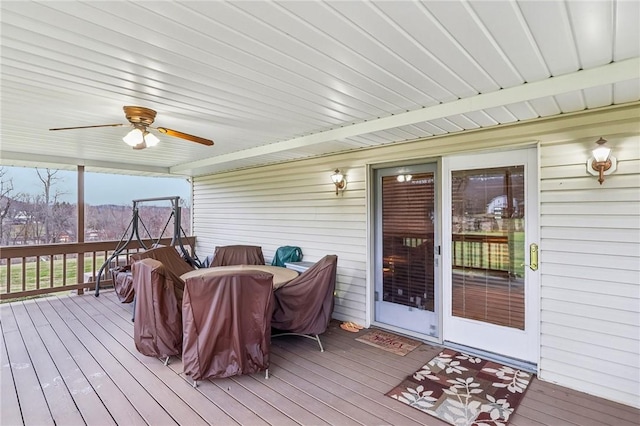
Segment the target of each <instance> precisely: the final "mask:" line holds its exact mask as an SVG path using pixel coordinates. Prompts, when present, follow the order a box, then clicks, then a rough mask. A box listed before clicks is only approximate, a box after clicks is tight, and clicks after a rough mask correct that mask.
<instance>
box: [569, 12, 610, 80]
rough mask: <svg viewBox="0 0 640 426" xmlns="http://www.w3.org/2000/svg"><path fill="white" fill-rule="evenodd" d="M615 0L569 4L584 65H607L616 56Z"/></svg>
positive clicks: (579, 54)
mask: <svg viewBox="0 0 640 426" xmlns="http://www.w3.org/2000/svg"><path fill="white" fill-rule="evenodd" d="M613 5H614V3H613V1H601V0H596V1H572V2H568V3H567V9H568V11H569V20H570V22H571V28H572V29H573V35H574V40H575V43H576V46H577V49H578V57H579V61H580V67H581V68H590V67H595V66H598V65H602V64H608V63H609V62H611V60H612V59H613V36H614V31H613Z"/></svg>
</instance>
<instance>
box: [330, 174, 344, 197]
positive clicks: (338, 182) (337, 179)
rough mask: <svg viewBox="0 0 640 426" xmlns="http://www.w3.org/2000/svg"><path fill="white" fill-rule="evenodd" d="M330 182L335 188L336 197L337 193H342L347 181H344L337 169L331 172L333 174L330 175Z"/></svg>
mask: <svg viewBox="0 0 640 426" xmlns="http://www.w3.org/2000/svg"><path fill="white" fill-rule="evenodd" d="M331 180H332V181H333V184H334V185H335V186H336V195H338V191H344V189H345V188H346V187H347V180H346V179H345V177H344V174H343V173H342V172H341V171H340V170H339V169H336V170H335V171H334V172H333V174H332V175H331Z"/></svg>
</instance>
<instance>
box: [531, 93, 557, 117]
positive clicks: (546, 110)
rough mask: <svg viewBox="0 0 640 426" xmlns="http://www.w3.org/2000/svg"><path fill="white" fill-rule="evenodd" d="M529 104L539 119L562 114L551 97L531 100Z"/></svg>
mask: <svg viewBox="0 0 640 426" xmlns="http://www.w3.org/2000/svg"><path fill="white" fill-rule="evenodd" d="M529 104H530V105H531V106H532V107H533V109H534V111H535V112H536V113H537V114H538V115H539V116H540V117H549V116H552V115H558V114H561V113H562V110H560V106H559V105H558V102H556V100H555V99H554V97H553V96H546V97H544V98H537V99H531V100H530V101H529Z"/></svg>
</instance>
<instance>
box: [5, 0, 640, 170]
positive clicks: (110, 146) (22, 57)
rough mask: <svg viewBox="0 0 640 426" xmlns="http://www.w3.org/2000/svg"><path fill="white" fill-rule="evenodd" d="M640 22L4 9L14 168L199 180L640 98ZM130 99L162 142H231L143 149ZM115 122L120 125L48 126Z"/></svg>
mask: <svg viewBox="0 0 640 426" xmlns="http://www.w3.org/2000/svg"><path fill="white" fill-rule="evenodd" d="M639 14H640V6H639V2H637V1H616V0H608V1H602V0H595V1H590V2H577V1H570V0H569V1H561V0H556V1H545V2H537V1H530V0H523V1H518V0H516V1H489V2H488V1H476V0H470V1H462V0H451V1H443V2H432V1H411V2H404V1H403V2H388V1H364V0H354V1H349V2H334V1H323V0H319V1H314V2H290V1H243V2H236V1H215V2H193V1H171V2H165V1H146V2H135V1H120V2H93V1H82V2H80V1H65V2H62V1H60V2H50V1H38V2H33V1H8V2H7V1H5V2H2V3H0V42H1V44H2V50H1V51H0V78H1V81H0V83H1V84H0V103H1V108H2V109H1V110H2V116H1V123H0V164H7V165H10V164H20V165H38V166H43V165H50V166H58V167H65V168H72V167H73V166H75V165H78V164H83V165H85V166H86V168H87V170H88V171H91V170H100V171H105V170H113V171H121V172H123V173H140V174H154V173H156V174H191V175H200V174H203V173H215V172H222V171H226V170H232V169H235V168H244V167H253V166H257V165H262V164H270V163H276V162H282V161H289V160H293V159H300V158H306V157H310V156H319V155H323V154H329V153H336V152H341V151H346V150H352V149H361V148H366V147H371V146H376V145H383V144H392V143H398V142H403V141H407V140H415V139H417V138H429V137H432V136H437V135H445V134H447V133H453V132H461V131H465V130H470V129H476V128H479V127H490V126H496V125H500V124H503V123H513V122H517V121H521V120H530V119H535V118H536V117H538V116H540V117H548V116H553V115H557V114H561V113H565V112H571V111H580V110H583V109H588V108H598V107H602V106H607V105H611V104H620V103H628V102H637V101H639V100H640V83H639V82H640V71H639V69H640V33H639V31H640V30H639V29H638V27H639V25H638V15H639ZM552 76H555V77H552ZM525 83H526V84H525ZM125 105H139V106H143V107H146V108H152V109H154V110H155V111H157V116H156V118H155V121H154V123H153V125H152V126H151V128H150V129H149V130H150V131H152V132H155V131H156V130H155V127H156V126H164V127H167V128H170V129H175V130H179V131H182V132H186V133H190V134H193V135H197V136H201V137H205V138H209V139H213V140H214V142H215V144H214V146H212V147H206V146H203V145H199V144H195V143H192V142H189V141H187V140H184V139H180V138H175V137H170V136H167V135H162V134H160V135H159V138H160V140H161V142H160V144H159V145H158V146H156V147H154V148H153V149H145V150H132V149H131V148H129V147H128V146H127V145H125V144H124V143H123V142H122V140H121V139H122V136H124V134H126V133H127V132H128V131H129V128H130V124H129V123H128V122H127V120H126V118H125V116H124V112H123V109H122V107H123V106H125ZM103 124H121V125H122V126H121V127H98V128H86V129H75V130H63V131H55V132H54V131H49V129H50V128H57V127H74V126H92V125H103Z"/></svg>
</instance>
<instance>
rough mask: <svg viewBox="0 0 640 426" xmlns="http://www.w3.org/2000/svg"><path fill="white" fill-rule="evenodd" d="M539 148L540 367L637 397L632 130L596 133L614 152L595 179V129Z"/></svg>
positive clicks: (638, 402) (638, 303)
mask: <svg viewBox="0 0 640 426" xmlns="http://www.w3.org/2000/svg"><path fill="white" fill-rule="evenodd" d="M593 136H594V137H590V138H582V139H576V140H573V139H568V140H564V141H558V142H556V143H553V142H549V143H544V144H542V145H541V148H540V160H541V161H540V163H541V164H540V232H541V240H540V248H541V250H540V264H541V268H540V273H541V284H542V287H541V348H540V349H541V362H540V377H541V378H542V379H544V380H549V381H553V382H557V383H561V384H563V385H565V386H568V387H573V388H576V389H579V390H583V391H586V392H588V393H592V394H595V395H601V396H603V397H606V398H610V399H613V400H616V401H620V402H625V403H627V404H629V405H635V406H636V407H637V406H640V327H639V326H640V313H639V312H640V174H639V172H640V137H639V136H638V135H637V134H636V135H619V136H618V135H613V136H608V135H603V136H604V137H605V139H607V140H608V142H607V145H609V146H610V147H611V148H612V149H613V150H614V152H613V155H614V156H615V157H616V158H617V159H618V160H619V161H618V168H617V171H616V172H615V174H613V175H611V176H608V177H606V180H605V182H604V183H603V185H599V184H598V182H597V178H596V177H595V176H591V175H587V174H586V173H585V167H586V165H585V161H584V160H585V159H586V158H587V157H588V156H589V152H590V151H591V150H592V149H593V147H594V146H595V144H594V141H595V140H596V139H597V138H598V137H599V136H601V135H600V134H596V133H594V134H593Z"/></svg>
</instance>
